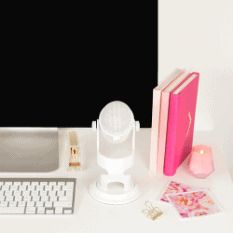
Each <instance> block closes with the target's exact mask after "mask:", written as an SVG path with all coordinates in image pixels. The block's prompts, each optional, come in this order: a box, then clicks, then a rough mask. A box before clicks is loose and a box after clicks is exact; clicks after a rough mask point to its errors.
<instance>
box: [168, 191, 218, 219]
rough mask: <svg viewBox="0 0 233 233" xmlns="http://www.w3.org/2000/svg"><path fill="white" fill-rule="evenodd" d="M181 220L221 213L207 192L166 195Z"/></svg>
mask: <svg viewBox="0 0 233 233" xmlns="http://www.w3.org/2000/svg"><path fill="white" fill-rule="evenodd" d="M166 196H167V198H168V200H169V202H170V203H171V204H172V205H173V206H174V207H175V209H176V210H177V211H178V213H179V215H180V216H181V217H182V218H188V217H193V216H203V215H209V214H214V213H218V212H220V211H221V209H220V207H219V205H218V204H217V202H216V201H215V199H214V198H213V197H212V195H211V194H210V192H209V191H203V190H201V191H191V192H184V193H176V194H174V193H173V194H171V193H170V194H167V195H166Z"/></svg>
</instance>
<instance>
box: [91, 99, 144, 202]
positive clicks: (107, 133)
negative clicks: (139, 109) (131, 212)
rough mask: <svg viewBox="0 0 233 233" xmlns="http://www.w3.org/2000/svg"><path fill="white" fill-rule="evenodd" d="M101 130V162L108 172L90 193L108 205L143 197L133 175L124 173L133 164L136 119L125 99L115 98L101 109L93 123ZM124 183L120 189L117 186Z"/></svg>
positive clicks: (98, 153) (98, 159)
mask: <svg viewBox="0 0 233 233" xmlns="http://www.w3.org/2000/svg"><path fill="white" fill-rule="evenodd" d="M92 127H93V129H95V130H96V129H97V163H98V165H99V166H100V167H102V168H103V169H105V170H106V171H107V174H102V175H100V177H99V179H98V180H97V181H95V182H94V183H92V184H91V185H90V186H89V193H90V195H91V196H92V197H93V198H94V199H95V200H97V201H100V202H103V203H107V204H125V203H128V202H131V201H134V200H136V199H137V198H138V196H139V190H138V187H137V185H136V184H135V183H134V182H133V180H132V178H131V175H129V174H124V173H125V171H126V170H128V169H129V168H130V167H132V165H133V163H134V155H135V131H136V130H137V131H138V130H139V128H140V126H139V122H135V120H134V116H133V113H132V111H131V109H130V108H129V107H128V105H126V104H125V103H123V102H120V101H113V102H111V103H109V104H107V105H106V106H105V107H104V108H103V109H102V111H101V112H100V116H99V120H97V122H96V121H94V122H93V123H92ZM114 184H115V185H116V184H120V185H121V186H120V189H119V187H118V189H117V190H116V189H114V186H113V185H114Z"/></svg>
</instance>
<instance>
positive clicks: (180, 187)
mask: <svg viewBox="0 0 233 233" xmlns="http://www.w3.org/2000/svg"><path fill="white" fill-rule="evenodd" d="M192 190H193V188H191V187H190V186H188V185H185V184H181V183H178V182H175V181H170V183H169V184H168V186H167V188H166V190H165V191H164V193H163V194H162V197H161V198H160V200H161V201H165V202H169V200H168V198H167V194H172V193H184V192H189V191H192Z"/></svg>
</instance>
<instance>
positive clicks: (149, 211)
mask: <svg viewBox="0 0 233 233" xmlns="http://www.w3.org/2000/svg"><path fill="white" fill-rule="evenodd" d="M145 206H146V207H147V208H146V209H144V210H142V212H143V213H144V214H146V216H147V218H150V219H151V220H153V221H154V220H156V219H157V218H158V217H160V216H161V215H162V214H163V212H162V211H161V210H160V209H159V208H158V207H155V206H153V205H152V203H151V202H150V201H146V202H145Z"/></svg>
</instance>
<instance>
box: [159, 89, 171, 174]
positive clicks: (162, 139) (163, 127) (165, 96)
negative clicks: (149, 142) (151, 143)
mask: <svg viewBox="0 0 233 233" xmlns="http://www.w3.org/2000/svg"><path fill="white" fill-rule="evenodd" d="M169 99H170V93H168V92H162V93H161V101H160V116H159V135H158V141H159V143H158V159H157V174H158V175H163V168H164V156H165V146H166V135H167V119H168V110H169Z"/></svg>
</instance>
